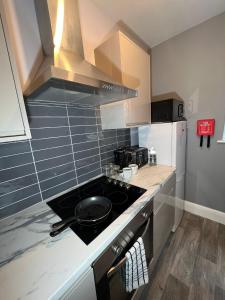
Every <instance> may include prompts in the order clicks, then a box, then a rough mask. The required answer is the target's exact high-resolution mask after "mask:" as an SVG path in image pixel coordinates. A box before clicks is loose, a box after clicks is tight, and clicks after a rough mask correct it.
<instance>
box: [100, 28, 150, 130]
mask: <svg viewBox="0 0 225 300" xmlns="http://www.w3.org/2000/svg"><path fill="white" fill-rule="evenodd" d="M95 63H96V66H97V67H98V68H99V69H101V70H102V71H103V72H105V73H106V74H108V75H109V76H111V77H112V78H113V79H114V80H116V81H117V82H119V83H121V84H123V85H125V86H127V87H129V88H133V89H136V90H137V91H138V96H137V97H136V98H133V99H128V100H124V101H121V102H116V103H112V104H107V105H102V106H101V119H102V127H103V129H112V128H125V127H135V126H138V125H143V124H149V123H150V121H151V94H150V90H151V89H150V55H149V53H147V52H146V51H145V50H143V49H142V48H141V47H139V46H138V45H137V44H135V43H134V42H133V41H132V40H131V39H129V38H128V37H127V36H126V35H125V34H124V33H122V32H121V31H117V32H115V33H114V34H113V35H112V36H111V38H110V39H108V40H107V41H106V42H104V43H103V44H102V45H100V46H99V47H98V48H96V49H95Z"/></svg>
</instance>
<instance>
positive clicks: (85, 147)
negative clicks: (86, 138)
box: [73, 141, 98, 152]
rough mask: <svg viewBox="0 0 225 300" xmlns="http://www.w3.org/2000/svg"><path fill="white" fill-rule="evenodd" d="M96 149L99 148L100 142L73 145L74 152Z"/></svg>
mask: <svg viewBox="0 0 225 300" xmlns="http://www.w3.org/2000/svg"><path fill="white" fill-rule="evenodd" d="M96 147H98V141H90V142H86V143H75V144H73V151H74V152H78V151H84V150H88V149H92V148H96Z"/></svg>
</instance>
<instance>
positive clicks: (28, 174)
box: [0, 100, 130, 218]
mask: <svg viewBox="0 0 225 300" xmlns="http://www.w3.org/2000/svg"><path fill="white" fill-rule="evenodd" d="M27 113H28V118H29V122H30V128H31V135H32V139H31V140H30V141H18V142H9V143H2V144H0V218H3V217H7V216H9V215H11V214H14V213H16V212H18V211H20V210H22V209H24V208H27V207H29V206H31V205H33V204H36V203H38V202H40V201H42V200H46V199H48V198H50V197H54V196H56V195H57V194H59V193H63V192H65V191H66V190H68V189H72V188H74V187H75V186H76V185H77V184H81V183H83V182H85V181H87V180H90V179H91V178H93V177H95V176H98V175H100V174H101V173H102V171H101V168H102V166H103V165H104V164H107V163H109V162H113V160H114V153H113V151H114V150H115V149H116V148H118V147H119V146H125V145H130V130H129V129H118V130H114V129H113V130H102V127H101V119H100V110H99V109H97V108H94V107H91V106H90V105H79V104H76V105H71V104H59V103H57V104H56V103H49V102H47V101H31V100H28V101H27Z"/></svg>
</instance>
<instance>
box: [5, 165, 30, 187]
mask: <svg viewBox="0 0 225 300" xmlns="http://www.w3.org/2000/svg"><path fill="white" fill-rule="evenodd" d="M33 173H35V168H34V164H33V163H31V164H27V165H23V166H18V167H15V168H10V169H6V170H0V183H1V182H6V181H9V180H12V179H15V178H18V177H22V176H25V175H29V174H33Z"/></svg>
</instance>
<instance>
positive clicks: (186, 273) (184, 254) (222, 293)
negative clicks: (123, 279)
mask: <svg viewBox="0 0 225 300" xmlns="http://www.w3.org/2000/svg"><path fill="white" fill-rule="evenodd" d="M142 298H143V300H145V299H146V300H225V226H224V225H221V224H218V223H216V222H213V221H210V220H208V219H204V218H201V217H198V216H195V215H192V214H190V213H185V214H184V217H183V219H182V222H181V224H180V226H179V227H178V229H177V231H176V232H175V234H172V235H171V237H170V239H169V241H168V243H167V245H166V247H165V249H164V251H163V253H162V255H161V257H160V258H159V261H158V263H157V266H156V268H155V271H154V274H153V281H152V284H151V285H149V286H148V287H147V289H145V292H144V294H143V296H142Z"/></svg>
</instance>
